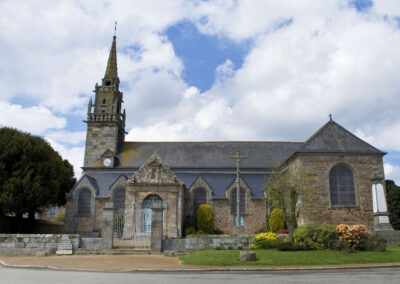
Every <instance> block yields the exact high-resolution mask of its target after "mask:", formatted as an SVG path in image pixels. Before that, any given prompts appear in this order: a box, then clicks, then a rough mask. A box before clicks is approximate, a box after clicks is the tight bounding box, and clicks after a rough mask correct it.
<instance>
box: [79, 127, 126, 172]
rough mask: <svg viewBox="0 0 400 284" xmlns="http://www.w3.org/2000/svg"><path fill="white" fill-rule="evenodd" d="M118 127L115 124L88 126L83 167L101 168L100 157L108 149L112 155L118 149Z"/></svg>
mask: <svg viewBox="0 0 400 284" xmlns="http://www.w3.org/2000/svg"><path fill="white" fill-rule="evenodd" d="M118 132H119V127H118V125H116V124H112V123H110V125H97V124H91V123H89V124H88V128H87V132H86V145H85V161H84V165H85V167H96V166H97V167H101V166H102V164H101V163H102V161H101V156H102V155H103V153H104V152H105V151H106V150H107V149H109V150H111V151H112V152H113V153H116V152H117V149H118V137H119V136H118Z"/></svg>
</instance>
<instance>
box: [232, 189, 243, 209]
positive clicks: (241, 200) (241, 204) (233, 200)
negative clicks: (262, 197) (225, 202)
mask: <svg viewBox="0 0 400 284" xmlns="http://www.w3.org/2000/svg"><path fill="white" fill-rule="evenodd" d="M236 196H237V192H236V188H234V189H233V190H232V193H231V214H236V206H237V204H236V200H237V199H236ZM239 202H240V213H245V210H246V192H245V190H244V189H243V188H241V189H240V200H239Z"/></svg>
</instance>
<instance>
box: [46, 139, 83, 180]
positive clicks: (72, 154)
mask: <svg viewBox="0 0 400 284" xmlns="http://www.w3.org/2000/svg"><path fill="white" fill-rule="evenodd" d="M45 139H46V140H47V141H48V142H49V143H50V145H51V146H52V147H53V149H54V150H56V151H57V152H58V153H59V154H60V155H61V157H62V158H63V159H67V160H68V161H69V163H70V164H71V165H72V166H73V167H74V173H75V177H80V176H81V174H82V170H81V167H82V165H83V155H84V152H85V148H84V147H71V148H69V147H65V146H63V145H61V144H60V143H57V142H56V141H55V140H53V139H51V138H48V137H45Z"/></svg>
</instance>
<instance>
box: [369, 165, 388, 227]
mask: <svg viewBox="0 0 400 284" xmlns="http://www.w3.org/2000/svg"><path fill="white" fill-rule="evenodd" d="M371 181H372V209H373V212H374V231H392V230H393V228H392V225H391V224H390V222H389V213H388V211H387V203H386V195H385V190H384V188H383V182H384V179H383V176H382V175H380V174H379V172H378V170H377V168H374V173H373V176H372V177H371Z"/></svg>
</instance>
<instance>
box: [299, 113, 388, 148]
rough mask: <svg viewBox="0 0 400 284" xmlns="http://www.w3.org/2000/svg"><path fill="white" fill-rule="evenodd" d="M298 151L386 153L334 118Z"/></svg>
mask: <svg viewBox="0 0 400 284" xmlns="http://www.w3.org/2000/svg"><path fill="white" fill-rule="evenodd" d="M296 152H298V153H311V152H324V153H325V152H328V153H332V152H334V153H337V152H339V153H359V154H382V155H384V154H385V152H382V151H380V150H378V149H376V148H375V147H373V146H371V145H370V144H368V143H367V142H365V141H363V140H361V139H360V138H358V137H357V136H355V135H354V134H353V133H351V132H350V131H348V130H347V129H345V128H344V127H342V126H341V125H339V124H337V123H336V122H334V121H333V120H330V121H328V122H327V123H326V124H325V125H324V126H322V127H321V128H320V129H319V130H318V131H317V132H316V133H315V134H314V135H313V136H311V137H310V138H309V139H308V140H307V141H306V142H304V145H303V146H302V147H300V148H299V149H298V150H297V151H296Z"/></svg>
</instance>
